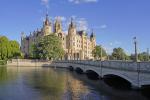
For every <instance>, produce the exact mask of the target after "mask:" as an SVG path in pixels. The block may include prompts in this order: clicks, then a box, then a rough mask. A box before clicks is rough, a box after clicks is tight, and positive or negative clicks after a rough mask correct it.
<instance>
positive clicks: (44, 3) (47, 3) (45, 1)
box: [41, 0, 49, 8]
mask: <svg viewBox="0 0 150 100" xmlns="http://www.w3.org/2000/svg"><path fill="white" fill-rule="evenodd" d="M41 2H42V4H43V5H45V6H46V8H49V0H41Z"/></svg>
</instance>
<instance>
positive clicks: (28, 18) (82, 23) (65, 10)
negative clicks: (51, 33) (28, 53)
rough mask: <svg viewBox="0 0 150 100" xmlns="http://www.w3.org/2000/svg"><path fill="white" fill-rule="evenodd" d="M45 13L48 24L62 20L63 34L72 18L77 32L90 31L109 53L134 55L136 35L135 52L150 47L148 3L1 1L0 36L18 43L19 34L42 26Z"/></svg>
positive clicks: (130, 0)
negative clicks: (48, 20)
mask: <svg viewBox="0 0 150 100" xmlns="http://www.w3.org/2000/svg"><path fill="white" fill-rule="evenodd" d="M46 9H47V10H46ZM47 11H48V14H49V17H50V20H51V21H54V19H55V17H56V16H60V17H61V19H62V22H63V30H64V31H67V27H68V23H69V22H70V18H71V17H73V18H74V22H76V24H77V26H78V27H77V28H78V30H82V29H84V30H86V31H87V32H88V34H89V35H90V34H91V30H92V29H93V30H94V32H95V34H96V41H97V44H98V45H100V44H101V45H102V46H103V47H104V48H105V49H106V51H107V52H108V53H111V52H112V50H113V48H115V47H122V48H123V49H124V50H125V52H126V53H128V54H130V53H134V44H133V37H135V36H136V37H137V43H138V52H143V51H146V50H147V48H150V44H149V43H150V0H0V35H5V36H7V37H8V38H9V39H11V40H17V41H18V42H20V37H21V32H25V33H26V35H29V34H30V32H33V31H34V30H37V28H41V27H42V23H43V20H44V18H45V15H46V12H47Z"/></svg>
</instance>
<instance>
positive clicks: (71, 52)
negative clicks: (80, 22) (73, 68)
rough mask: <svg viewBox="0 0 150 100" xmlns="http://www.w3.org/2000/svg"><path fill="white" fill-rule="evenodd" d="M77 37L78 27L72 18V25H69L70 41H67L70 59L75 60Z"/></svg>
mask: <svg viewBox="0 0 150 100" xmlns="http://www.w3.org/2000/svg"><path fill="white" fill-rule="evenodd" d="M75 36H76V25H75V23H74V22H73V19H72V18H71V23H70V25H69V29H68V39H67V41H68V42H67V44H68V54H69V55H68V56H69V57H68V58H69V59H73V58H74V53H75V50H74V48H75Z"/></svg>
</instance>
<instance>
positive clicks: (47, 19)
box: [44, 13, 50, 25]
mask: <svg viewBox="0 0 150 100" xmlns="http://www.w3.org/2000/svg"><path fill="white" fill-rule="evenodd" d="M44 25H50V22H49V18H48V13H46V20H45V22H44Z"/></svg>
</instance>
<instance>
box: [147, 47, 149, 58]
mask: <svg viewBox="0 0 150 100" xmlns="http://www.w3.org/2000/svg"><path fill="white" fill-rule="evenodd" d="M147 61H149V48H147Z"/></svg>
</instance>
